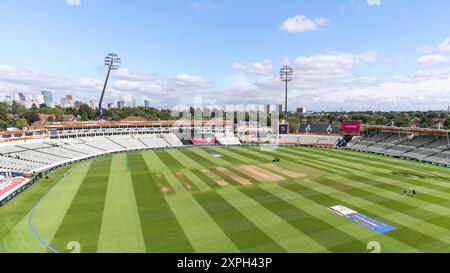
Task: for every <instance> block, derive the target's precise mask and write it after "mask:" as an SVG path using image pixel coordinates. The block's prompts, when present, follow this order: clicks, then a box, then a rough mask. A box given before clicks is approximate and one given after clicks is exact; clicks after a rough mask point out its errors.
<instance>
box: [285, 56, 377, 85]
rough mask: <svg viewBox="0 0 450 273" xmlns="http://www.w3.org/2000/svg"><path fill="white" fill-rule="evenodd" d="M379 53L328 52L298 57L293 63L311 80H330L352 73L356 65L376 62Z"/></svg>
mask: <svg viewBox="0 0 450 273" xmlns="http://www.w3.org/2000/svg"><path fill="white" fill-rule="evenodd" d="M377 56H378V54H377V53H376V52H374V51H368V52H365V53H362V54H356V55H355V54H344V53H338V54H326V55H315V56H309V57H304V56H301V57H298V58H296V59H294V61H293V64H294V66H295V67H296V70H297V71H298V72H299V73H301V74H302V75H303V77H305V79H310V80H329V79H335V78H339V77H345V76H348V75H350V71H349V70H350V69H352V68H353V67H355V66H358V65H363V64H368V63H374V62H375V61H376V60H377Z"/></svg>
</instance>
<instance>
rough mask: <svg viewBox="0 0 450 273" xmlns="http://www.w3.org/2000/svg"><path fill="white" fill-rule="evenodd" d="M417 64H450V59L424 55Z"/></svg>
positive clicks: (437, 55) (439, 55)
mask: <svg viewBox="0 0 450 273" xmlns="http://www.w3.org/2000/svg"><path fill="white" fill-rule="evenodd" d="M417 62H418V63H420V64H424V65H434V64H441V63H448V62H450V57H449V56H444V55H441V54H432V55H424V56H421V57H419V58H418V59H417Z"/></svg>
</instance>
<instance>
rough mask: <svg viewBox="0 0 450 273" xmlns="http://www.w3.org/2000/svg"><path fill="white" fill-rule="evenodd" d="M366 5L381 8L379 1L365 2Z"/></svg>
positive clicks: (369, 0) (370, 0) (368, 0)
mask: <svg viewBox="0 0 450 273" xmlns="http://www.w3.org/2000/svg"><path fill="white" fill-rule="evenodd" d="M367 5H369V6H371V7H373V6H381V0H367Z"/></svg>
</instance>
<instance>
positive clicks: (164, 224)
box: [128, 153, 193, 252]
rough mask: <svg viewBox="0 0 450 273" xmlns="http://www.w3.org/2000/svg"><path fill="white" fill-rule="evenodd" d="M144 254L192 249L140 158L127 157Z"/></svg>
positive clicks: (144, 162)
mask: <svg viewBox="0 0 450 273" xmlns="http://www.w3.org/2000/svg"><path fill="white" fill-rule="evenodd" d="M128 160H129V162H130V166H131V178H132V182H133V189H134V195H135V197H136V204H137V208H138V212H139V219H140V222H141V228H142V234H143V238H144V242H145V250H146V252H192V251H193V248H192V246H191V244H190V242H189V240H188V238H187V237H186V235H185V233H184V232H183V229H182V228H181V226H180V224H179V222H178V221H177V219H176V217H175V215H174V214H173V212H172V210H171V209H170V207H169V205H168V204H167V202H166V200H165V198H164V195H163V193H162V192H161V190H160V188H159V187H158V186H157V185H156V183H155V181H154V180H153V178H152V176H151V175H150V172H149V170H148V167H147V163H146V161H145V160H144V158H143V156H142V155H141V154H140V153H138V154H132V155H130V156H129V157H128Z"/></svg>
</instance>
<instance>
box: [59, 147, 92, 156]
mask: <svg viewBox="0 0 450 273" xmlns="http://www.w3.org/2000/svg"><path fill="white" fill-rule="evenodd" d="M61 148H63V149H65V150H68V151H71V152H76V153H80V154H84V155H89V153H86V152H84V151H80V150H78V151H77V150H74V149H70V148H67V147H65V146H61Z"/></svg>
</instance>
